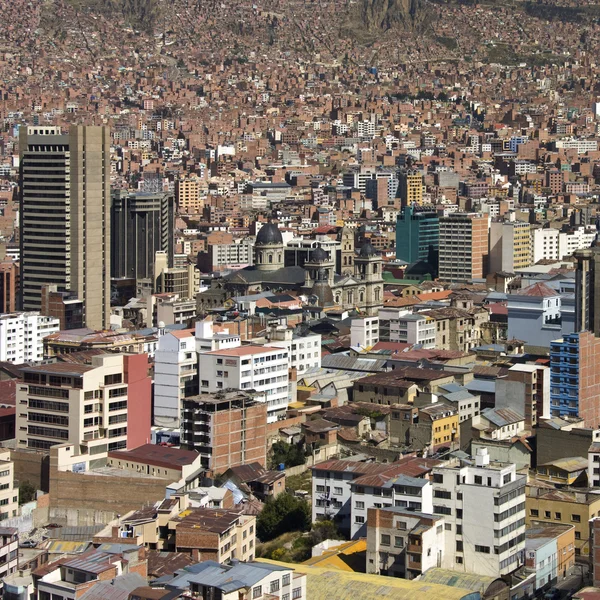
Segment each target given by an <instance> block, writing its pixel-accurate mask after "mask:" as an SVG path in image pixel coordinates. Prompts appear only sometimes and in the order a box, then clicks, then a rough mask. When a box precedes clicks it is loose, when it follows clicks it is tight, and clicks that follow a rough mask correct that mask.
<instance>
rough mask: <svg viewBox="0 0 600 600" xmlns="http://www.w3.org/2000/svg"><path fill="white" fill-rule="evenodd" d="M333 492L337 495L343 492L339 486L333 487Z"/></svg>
mask: <svg viewBox="0 0 600 600" xmlns="http://www.w3.org/2000/svg"><path fill="white" fill-rule="evenodd" d="M333 493H334V494H337V495H338V496H340V495H341V494H343V493H344V492H343V490H342V488H341V487H336V488H333Z"/></svg>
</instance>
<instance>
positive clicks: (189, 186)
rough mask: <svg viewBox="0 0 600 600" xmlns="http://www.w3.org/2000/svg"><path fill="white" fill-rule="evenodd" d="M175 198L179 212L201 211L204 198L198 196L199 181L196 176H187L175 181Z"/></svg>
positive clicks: (192, 212) (191, 212) (193, 212)
mask: <svg viewBox="0 0 600 600" xmlns="http://www.w3.org/2000/svg"><path fill="white" fill-rule="evenodd" d="M175 198H176V200H177V207H178V210H179V212H182V213H185V214H195V213H200V212H202V209H203V208H204V200H203V199H202V198H201V197H200V182H199V180H198V178H197V177H187V178H186V179H179V180H178V181H176V182H175Z"/></svg>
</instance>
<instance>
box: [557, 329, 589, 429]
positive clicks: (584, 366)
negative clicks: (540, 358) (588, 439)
mask: <svg viewBox="0 0 600 600" xmlns="http://www.w3.org/2000/svg"><path fill="white" fill-rule="evenodd" d="M599 362H600V339H599V338H597V337H596V336H594V335H593V334H592V333H590V332H589V331H582V332H580V333H572V334H570V335H564V336H563V337H562V338H560V339H558V340H555V341H553V342H552V343H551V345H550V411H551V413H552V416H558V417H579V418H580V419H583V421H584V427H593V428H598V427H599V426H600V403H598V397H599V396H600V371H599V370H598V363H599Z"/></svg>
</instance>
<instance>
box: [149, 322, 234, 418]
mask: <svg viewBox="0 0 600 600" xmlns="http://www.w3.org/2000/svg"><path fill="white" fill-rule="evenodd" d="M240 344H241V338H240V336H239V335H230V334H229V333H228V331H224V332H216V331H214V329H213V323H212V321H210V320H204V321H198V322H197V323H196V324H195V327H194V329H184V330H180V331H170V332H168V333H164V335H161V336H160V337H159V340H158V348H157V350H156V355H155V359H154V380H155V383H154V424H155V425H160V426H163V427H179V426H180V424H181V423H180V421H181V408H182V407H181V402H182V399H183V398H188V397H190V396H195V395H196V394H198V391H199V381H198V354H199V353H202V352H208V351H211V350H218V349H222V348H235V347H237V346H239V345H240Z"/></svg>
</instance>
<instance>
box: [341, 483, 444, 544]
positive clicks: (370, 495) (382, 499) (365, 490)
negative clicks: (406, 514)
mask: <svg viewBox="0 0 600 600" xmlns="http://www.w3.org/2000/svg"><path fill="white" fill-rule="evenodd" d="M350 491H351V513H350V514H351V519H350V520H351V525H350V536H351V537H352V539H356V538H359V537H365V536H366V535H367V511H368V510H369V508H391V507H393V506H395V507H397V508H404V509H408V510H414V511H417V512H426V513H431V512H432V511H433V501H432V500H433V488H432V485H431V483H430V482H429V481H428V480H427V479H419V478H417V477H409V476H408V475H396V476H392V475H391V474H386V473H384V474H379V475H374V476H372V475H363V476H362V477H359V478H358V479H355V480H354V481H353V482H352V483H351V485H350Z"/></svg>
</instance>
